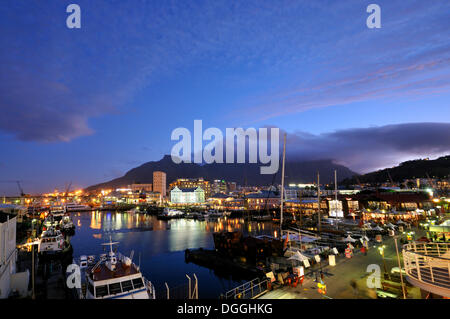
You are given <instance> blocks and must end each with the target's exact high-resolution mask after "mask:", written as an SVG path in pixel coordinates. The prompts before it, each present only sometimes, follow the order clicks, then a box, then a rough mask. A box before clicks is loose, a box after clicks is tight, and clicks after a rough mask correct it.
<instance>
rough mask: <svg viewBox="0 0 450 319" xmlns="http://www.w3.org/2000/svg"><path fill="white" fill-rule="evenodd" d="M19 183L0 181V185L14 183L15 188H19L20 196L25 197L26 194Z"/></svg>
mask: <svg viewBox="0 0 450 319" xmlns="http://www.w3.org/2000/svg"><path fill="white" fill-rule="evenodd" d="M20 182H21V181H0V183H14V184H17V187H18V188H19V192H20V196H21V197H25V196H27V194H25V192H24V191H23V188H22V185H21V184H20Z"/></svg>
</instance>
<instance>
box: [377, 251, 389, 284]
mask: <svg viewBox="0 0 450 319" xmlns="http://www.w3.org/2000/svg"><path fill="white" fill-rule="evenodd" d="M385 248H386V246H385V245H383V246H380V247H378V251H379V252H380V255H381V257H382V259H383V266H384V277H385V278H386V275H387V274H388V272H387V267H386V260H385V259H384V249H385Z"/></svg>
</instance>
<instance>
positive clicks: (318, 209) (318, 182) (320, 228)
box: [317, 171, 322, 234]
mask: <svg viewBox="0 0 450 319" xmlns="http://www.w3.org/2000/svg"><path fill="white" fill-rule="evenodd" d="M319 176H320V174H319V171H317V230H318V231H319V234H320V233H321V231H322V226H321V218H320V177H319Z"/></svg>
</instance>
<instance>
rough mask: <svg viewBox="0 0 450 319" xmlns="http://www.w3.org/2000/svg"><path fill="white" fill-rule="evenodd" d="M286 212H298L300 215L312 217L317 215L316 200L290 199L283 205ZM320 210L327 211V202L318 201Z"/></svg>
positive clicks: (308, 198) (312, 198) (313, 198)
mask: <svg viewBox="0 0 450 319" xmlns="http://www.w3.org/2000/svg"><path fill="white" fill-rule="evenodd" d="M284 206H285V207H286V211H287V212H300V211H301V213H302V215H312V214H315V213H317V207H318V204H317V198H315V197H307V198H302V199H301V200H299V199H290V200H287V201H286V202H285V203H284ZM320 209H321V210H322V212H325V211H327V209H328V206H327V202H326V201H324V200H322V201H320Z"/></svg>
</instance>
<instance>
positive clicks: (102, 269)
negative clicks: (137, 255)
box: [87, 261, 139, 281]
mask: <svg viewBox="0 0 450 319" xmlns="http://www.w3.org/2000/svg"><path fill="white" fill-rule="evenodd" d="M92 268H93V267H89V268H88V269H87V272H88V273H89V275H90V277H91V278H92V280H94V281H101V280H107V279H114V278H120V277H123V276H129V275H134V274H138V273H139V271H138V270H137V268H136V266H135V265H134V264H132V265H131V266H127V265H125V264H124V263H122V262H121V261H118V262H117V264H116V270H115V271H111V270H110V269H109V268H108V267H107V266H106V264H105V263H102V264H101V265H99V266H98V267H97V268H96V269H95V271H94V272H93V273H92V272H91V270H92Z"/></svg>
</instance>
